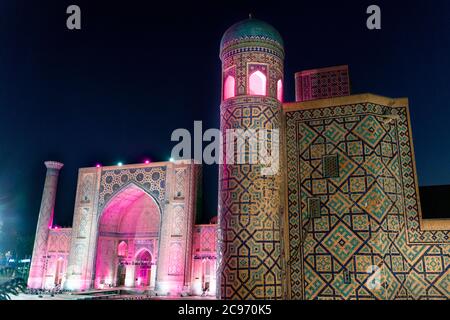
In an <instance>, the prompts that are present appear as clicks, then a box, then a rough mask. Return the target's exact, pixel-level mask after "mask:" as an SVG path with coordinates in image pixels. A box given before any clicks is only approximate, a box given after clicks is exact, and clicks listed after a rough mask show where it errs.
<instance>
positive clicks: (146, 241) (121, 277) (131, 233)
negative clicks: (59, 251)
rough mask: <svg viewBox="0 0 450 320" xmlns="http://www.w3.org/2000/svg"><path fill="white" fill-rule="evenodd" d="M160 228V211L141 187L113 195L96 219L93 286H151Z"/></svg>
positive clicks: (131, 185) (133, 186) (131, 186)
mask: <svg viewBox="0 0 450 320" xmlns="http://www.w3.org/2000/svg"><path fill="white" fill-rule="evenodd" d="M160 226H161V211H160V208H159V206H158V205H157V203H156V202H155V200H154V199H153V198H152V197H151V196H150V195H148V194H147V193H146V192H145V191H143V190H142V189H141V188H139V187H137V186H136V185H134V184H130V185H128V186H127V187H125V188H124V189H122V190H121V191H120V192H118V193H117V194H116V195H115V196H113V198H111V200H110V201H109V202H108V204H107V205H106V206H105V208H104V209H103V211H102V214H101V216H100V220H99V230H98V242H97V255H96V264H95V267H96V268H95V287H96V288H99V289H102V288H107V287H119V286H126V287H140V288H143V287H144V288H145V287H146V288H152V287H154V285H155V275H156V263H157V259H158V258H157V257H158V244H159V236H160Z"/></svg>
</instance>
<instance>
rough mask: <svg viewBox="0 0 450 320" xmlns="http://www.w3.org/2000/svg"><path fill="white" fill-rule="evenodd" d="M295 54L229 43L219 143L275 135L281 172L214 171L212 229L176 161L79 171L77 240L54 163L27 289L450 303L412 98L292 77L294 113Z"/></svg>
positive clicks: (334, 74)
mask: <svg viewBox="0 0 450 320" xmlns="http://www.w3.org/2000/svg"><path fill="white" fill-rule="evenodd" d="M284 57H285V51H284V45H283V39H282V37H281V36H280V34H279V32H278V31H277V30H276V29H275V28H273V27H272V26H271V25H269V24H267V23H265V22H263V21H261V20H258V19H247V20H244V21H241V22H238V23H236V24H235V25H233V26H231V27H230V28H229V29H228V30H227V31H226V32H225V34H224V36H223V38H222V41H221V44H220V59H221V61H222V99H221V101H222V102H221V105H220V119H221V128H220V129H221V132H225V131H227V130H236V129H242V130H244V131H245V130H248V131H251V132H258V131H265V132H272V133H273V134H272V135H270V134H269V135H268V137H269V140H271V141H269V144H270V145H272V147H274V146H277V147H278V149H279V150H280V152H279V157H276V158H274V159H275V161H277V163H276V166H275V167H276V168H278V170H277V171H276V172H274V173H272V174H265V173H264V168H265V166H266V163H263V161H261V162H260V163H258V162H252V163H242V162H233V161H224V162H223V163H221V164H220V165H219V201H218V202H219V203H218V218H217V221H213V223H211V224H207V225H197V224H196V219H197V212H198V207H199V204H200V201H199V199H200V198H201V183H200V181H201V165H199V164H197V163H196V162H195V161H192V160H177V161H173V162H161V163H145V164H137V165H124V166H114V167H100V166H99V167H93V168H82V169H80V170H79V176H78V184H77V193H76V201H75V209H74V219H73V227H72V228H57V227H54V226H53V210H54V205H55V196H56V189H57V180H58V174H59V171H60V169H61V167H62V164H61V163H58V162H53V161H48V162H46V163H45V164H46V167H47V176H46V180H45V186H44V192H43V198H42V203H41V208H40V213H39V220H38V226H37V231H36V239H35V244H34V250H33V257H32V263H31V269H30V275H29V279H28V286H29V287H30V288H53V287H55V286H61V287H63V288H65V289H67V290H72V291H89V290H102V289H105V288H111V287H115V288H117V287H119V288H129V289H134V290H138V289H144V290H151V291H153V292H154V293H156V294H159V295H189V294H190V295H201V294H203V295H212V296H216V297H217V298H221V299H236V300H252V299H302V300H312V299H333V300H368V299H378V300H394V299H396V300H419V299H426V300H434V299H449V298H450V268H449V266H450V220H446V219H440V220H439V219H438V220H435V219H433V220H429V219H424V218H422V212H421V205H420V198H419V192H418V178H417V172H416V166H415V159H414V148H413V139H412V128H411V121H410V115H409V104H408V99H407V98H388V97H382V96H378V95H374V94H370V93H367V94H351V88H350V77H349V70H348V67H347V66H337V67H330V68H321V69H314V70H307V71H301V72H298V73H296V74H295V90H296V92H295V93H296V101H295V102H284V101H283V83H284ZM386 76H389V75H386ZM275 132H279V135H276V134H275ZM226 139H227V137H226V136H225V134H224V137H223V141H224V143H225V144H226V143H227V141H226ZM226 150H227V148H223V150H222V152H224V153H225V152H226ZM233 152H234V151H233ZM253 152H254V150H252V149H251V146H248V148H247V149H245V151H244V158H246V159H248V158H250V157H251V156H252V153H253ZM223 156H224V157H223V158H224V159H230V155H229V154H228V155H227V154H223ZM231 156H233V157H234V156H235V154H234V153H233V154H232V155H231ZM241 156H242V154H241Z"/></svg>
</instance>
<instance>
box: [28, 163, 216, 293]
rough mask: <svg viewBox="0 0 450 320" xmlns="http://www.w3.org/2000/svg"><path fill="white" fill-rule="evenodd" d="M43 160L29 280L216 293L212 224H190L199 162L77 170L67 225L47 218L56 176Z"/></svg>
mask: <svg viewBox="0 0 450 320" xmlns="http://www.w3.org/2000/svg"><path fill="white" fill-rule="evenodd" d="M49 164H50V165H53V164H54V162H47V163H46V165H47V167H48V168H49V169H48V174H47V180H46V185H45V188H44V194H43V205H42V207H41V212H40V218H39V221H40V222H39V223H38V225H39V227H38V230H37V236H36V239H37V240H36V241H37V242H36V243H35V250H34V254H33V259H32V270H33V272H32V273H31V274H30V278H29V281H28V286H29V287H31V288H54V287H55V286H61V287H63V288H65V289H68V290H74V291H82V290H90V289H105V288H110V287H122V288H134V289H140V290H151V291H154V292H156V293H158V294H160V295H167V294H171V295H177V294H182V293H185V294H194V295H201V294H202V293H203V291H204V289H206V288H208V292H207V294H210V295H214V294H215V290H216V289H215V272H214V270H215V268H216V248H215V245H216V241H215V239H216V226H215V225H213V224H211V225H195V217H196V211H197V197H198V192H200V190H198V185H199V179H200V177H201V172H200V167H199V166H198V165H194V164H192V163H191V162H190V161H177V162H167V163H148V162H147V163H145V164H140V165H123V166H116V167H100V166H97V167H94V168H83V169H80V170H79V177H78V187H77V196H76V202H75V212H74V221H73V227H72V228H71V229H67V228H65V229H61V228H57V227H53V226H52V223H51V221H52V220H53V208H54V196H55V194H56V182H57V178H54V177H55V173H56V171H55V169H53V168H52V167H49ZM58 165H59V168H60V167H62V165H61V164H58ZM49 176H50V178H48V177H49ZM56 177H57V176H56ZM41 225H42V227H41ZM39 248H40V249H39ZM38 249H39V250H38Z"/></svg>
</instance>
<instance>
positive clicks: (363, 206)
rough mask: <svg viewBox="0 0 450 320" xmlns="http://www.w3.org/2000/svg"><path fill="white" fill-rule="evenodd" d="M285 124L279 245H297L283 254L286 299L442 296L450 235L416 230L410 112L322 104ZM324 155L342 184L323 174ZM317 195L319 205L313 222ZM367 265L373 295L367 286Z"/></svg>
mask: <svg viewBox="0 0 450 320" xmlns="http://www.w3.org/2000/svg"><path fill="white" fill-rule="evenodd" d="M386 114H390V115H393V116H395V117H396V118H394V119H395V120H394V121H391V119H389V121H386V116H385V115H386ZM285 119H286V164H287V178H288V181H287V186H288V188H287V200H288V203H287V209H288V217H287V219H288V220H287V221H288V224H287V232H288V239H289V241H288V243H287V244H286V248H287V250H288V251H290V252H292V251H294V250H298V248H299V247H301V248H302V250H298V251H299V253H300V254H296V255H293V254H291V255H290V256H291V259H290V261H289V270H290V274H288V279H287V281H288V284H289V288H290V297H289V298H291V299H412V298H414V299H445V298H447V299H448V298H449V296H450V269H449V268H450V256H449V251H450V237H449V236H450V235H449V231H448V230H447V231H444V230H437V231H421V230H420V225H419V212H418V199H417V198H418V195H417V178H416V172H415V168H414V162H413V159H412V155H413V152H412V138H411V128H410V123H409V114H408V107H407V106H401V107H388V106H383V105H379V104H374V103H370V102H367V103H360V104H349V105H340V106H333V107H329V106H326V105H324V106H323V107H322V108H318V107H316V108H314V109H310V110H307V109H305V110H301V109H300V110H296V111H288V112H286V118H285ZM326 155H337V156H338V159H339V177H336V178H331V177H327V176H326V175H325V173H326V172H324V168H323V163H322V157H323V156H326ZM314 197H317V198H320V199H321V205H322V208H321V218H320V219H315V220H314V222H312V221H311V220H310V219H309V218H308V217H307V215H305V214H304V213H305V210H307V208H308V203H307V201H308V199H309V198H314ZM316 220H317V221H316ZM373 265H376V266H379V268H380V270H381V271H380V272H381V275H382V276H381V278H382V281H381V287H379V288H378V289H376V290H375V289H370V288H369V287H368V286H367V283H366V282H367V280H368V279H369V276H370V274H368V272H367V270H368V267H370V266H373ZM346 275H347V277H345V276H346ZM349 280H350V281H349Z"/></svg>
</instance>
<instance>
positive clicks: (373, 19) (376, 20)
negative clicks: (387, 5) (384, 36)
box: [366, 4, 381, 30]
mask: <svg viewBox="0 0 450 320" xmlns="http://www.w3.org/2000/svg"><path fill="white" fill-rule="evenodd" d="M366 13H367V14H370V16H369V17H368V18H367V22H366V25H367V29H369V30H380V29H381V9H380V7H379V6H377V5H375V4H373V5H371V6H369V7H368V8H367V10H366Z"/></svg>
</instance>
